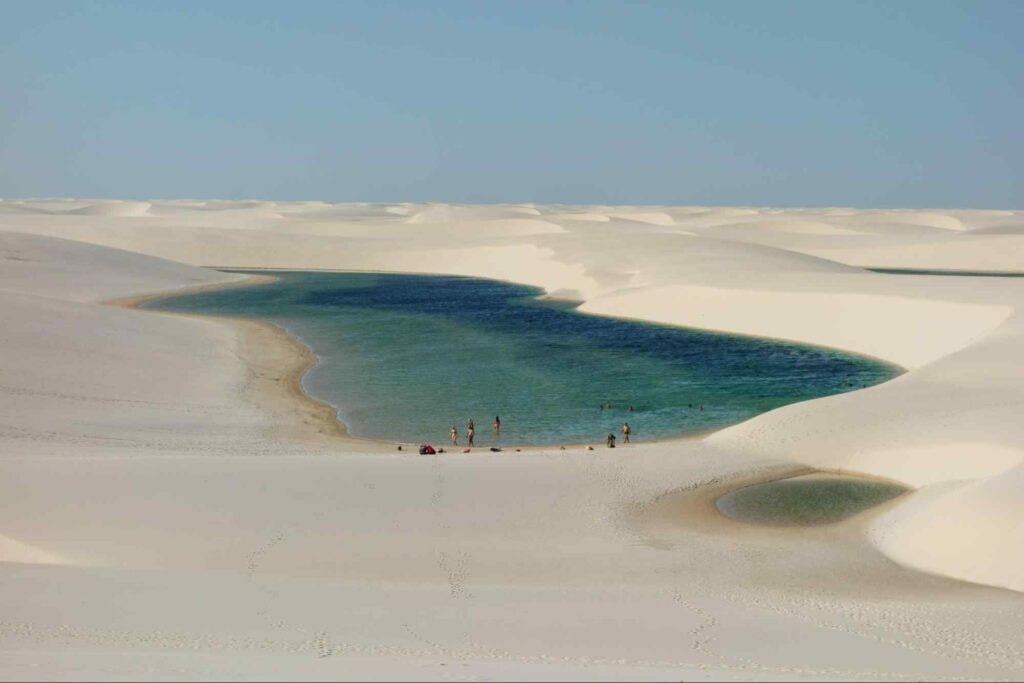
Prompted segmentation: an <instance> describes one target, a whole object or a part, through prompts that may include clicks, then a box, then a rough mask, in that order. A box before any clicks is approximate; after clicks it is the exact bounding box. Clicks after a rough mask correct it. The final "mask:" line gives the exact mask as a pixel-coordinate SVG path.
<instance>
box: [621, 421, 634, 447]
mask: <svg viewBox="0 0 1024 683" xmlns="http://www.w3.org/2000/svg"><path fill="white" fill-rule="evenodd" d="M632 433H633V428H632V427H630V426H629V423H628V422H623V423H622V443H629V435H630V434H632Z"/></svg>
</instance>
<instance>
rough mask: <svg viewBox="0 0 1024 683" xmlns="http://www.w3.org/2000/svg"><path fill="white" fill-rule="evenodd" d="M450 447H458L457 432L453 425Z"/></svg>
mask: <svg viewBox="0 0 1024 683" xmlns="http://www.w3.org/2000/svg"><path fill="white" fill-rule="evenodd" d="M452 445H453V446H458V445H459V430H458V429H456V428H455V425H452Z"/></svg>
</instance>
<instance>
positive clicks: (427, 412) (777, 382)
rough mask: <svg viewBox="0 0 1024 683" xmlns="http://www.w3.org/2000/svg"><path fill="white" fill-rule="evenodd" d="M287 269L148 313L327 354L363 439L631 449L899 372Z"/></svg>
mask: <svg viewBox="0 0 1024 683" xmlns="http://www.w3.org/2000/svg"><path fill="white" fill-rule="evenodd" d="M274 274H275V275H277V276H278V277H279V278H280V279H279V280H278V281H277V282H275V283H273V284H266V285H257V286H251V287H239V288H230V289H222V290H214V291H209V292H204V293H198V294H190V295H184V296H176V297H170V298H166V299H161V300H158V301H155V302H152V303H151V304H149V305H148V307H149V308H153V309H160V310H167V311H180V312H188V313H199V314H209V315H221V316H244V317H251V318H259V319H264V320H269V321H272V322H274V323H277V324H279V325H281V326H282V327H284V328H285V329H287V330H288V331H289V332H291V333H292V334H294V335H296V336H297V337H299V338H300V339H301V340H302V341H303V342H305V343H306V344H307V345H308V346H310V348H312V349H313V351H315V352H316V354H317V355H318V356H319V357H320V362H319V363H318V364H317V365H316V367H314V368H313V369H312V370H311V371H310V372H309V373H308V374H307V375H306V377H305V379H304V382H303V383H304V386H305V388H306V390H307V391H308V392H309V393H310V394H312V395H313V396H316V397H317V398H320V399H322V400H324V401H326V402H328V403H330V404H331V405H333V406H335V407H336V408H337V411H338V416H339V418H340V419H341V420H342V421H343V422H344V423H345V424H346V425H347V426H348V429H349V432H350V433H351V434H352V435H354V436H358V437H364V438H373V439H383V440H390V441H402V442H413V443H419V442H422V441H429V442H431V443H433V444H435V445H445V446H447V445H448V443H449V436H448V433H449V430H450V429H451V427H452V425H453V424H454V425H456V426H457V427H458V429H459V432H460V434H463V435H464V433H465V427H466V422H467V420H468V419H469V418H473V419H474V420H475V422H476V425H477V440H476V443H477V445H478V446H492V445H500V446H503V447H507V446H512V445H542V444H543V445H550V444H572V443H602V444H603V442H604V437H605V436H606V435H607V434H608V433H609V432H615V434H616V435H617V436H618V437H619V440H620V445H621V438H622V435H621V427H622V424H623V422H626V421H628V422H629V423H630V426H631V427H632V428H633V437H632V439H633V440H634V441H643V440H650V439H655V438H663V437H670V436H681V435H686V434H694V433H700V432H706V431H709V430H713V429H718V428H721V427H725V426H727V425H730V424H735V423H737V422H740V421H742V420H745V419H747V418H750V417H753V416H754V415H757V414H759V413H763V412H765V411H767V410H771V409H773V408H776V407H778V406H781V405H785V404H787V403H794V402H796V401H804V400H807V399H811V398H817V397H820V396H825V395H828V394H835V393H840V392H843V391H850V390H852V389H855V388H860V387H862V386H864V385H872V384H877V383H879V382H883V381H885V380H888V379H890V378H892V377H894V376H895V375H897V374H898V373H899V370H898V369H897V368H895V367H893V366H890V365H887V364H884V363H881V362H879V361H876V360H873V359H869V358H864V357H859V356H853V355H850V354H845V353H840V352H836V351H831V350H828V349H823V348H818V347H811V346H805V345H799V344H790V343H785V342H778V341H769V340H765V339H759V338H753V337H743V336H736V335H727V334H717V333H712V332H705V331H700V330H691V329H685V328H675V327H667V326H661V325H650V324H644V323H637V322H630V321H624V320H616V319H613V318H605V317H600V316H590V315H584V314H581V313H578V312H576V311H575V310H573V306H572V305H571V304H566V303H554V302H551V301H544V300H539V299H537V298H536V297H537V296H538V295H540V294H541V293H542V292H541V290H539V289H536V288H531V287H523V286H520V285H514V284H510V283H507V282H500V281H495V280H484V279H476V278H463V277H446V276H419V275H390V274H370V273H301V272H281V273H274ZM602 406H604V407H602ZM631 407H632V410H630V408H631ZM702 407H703V409H702ZM495 415H499V416H500V417H501V421H502V430H501V435H500V438H499V437H497V436H496V435H495V434H494V433H493V432H492V430H491V423H492V421H493V419H494V416H495ZM464 439H465V437H464V436H463V437H462V438H461V439H460V444H464V443H465V440H464Z"/></svg>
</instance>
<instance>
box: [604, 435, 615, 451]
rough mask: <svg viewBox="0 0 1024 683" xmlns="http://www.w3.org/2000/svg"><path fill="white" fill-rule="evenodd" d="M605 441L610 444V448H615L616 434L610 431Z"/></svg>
mask: <svg viewBox="0 0 1024 683" xmlns="http://www.w3.org/2000/svg"><path fill="white" fill-rule="evenodd" d="M605 442H606V443H607V444H608V448H615V435H614V434H612V433H611V432H608V438H607V439H606V440H605Z"/></svg>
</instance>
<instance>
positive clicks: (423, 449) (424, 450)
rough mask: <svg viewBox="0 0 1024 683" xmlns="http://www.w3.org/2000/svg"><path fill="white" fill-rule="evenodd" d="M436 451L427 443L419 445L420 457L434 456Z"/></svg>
mask: <svg viewBox="0 0 1024 683" xmlns="http://www.w3.org/2000/svg"><path fill="white" fill-rule="evenodd" d="M435 453H437V451H435V450H434V447H433V446H431V445H430V444H429V443H421V444H420V455H434V454H435Z"/></svg>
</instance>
